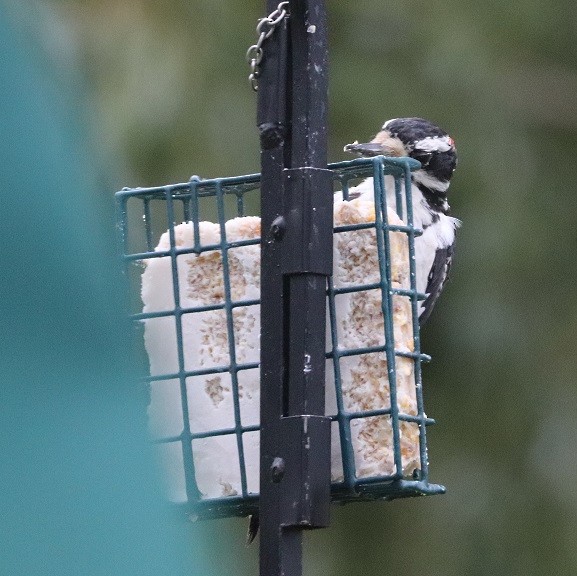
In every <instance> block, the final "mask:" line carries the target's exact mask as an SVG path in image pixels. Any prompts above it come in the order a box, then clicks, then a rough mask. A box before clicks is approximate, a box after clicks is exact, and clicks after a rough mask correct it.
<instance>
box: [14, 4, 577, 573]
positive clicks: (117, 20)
mask: <svg viewBox="0 0 577 576" xmlns="http://www.w3.org/2000/svg"><path fill="white" fill-rule="evenodd" d="M5 3H6V5H7V6H8V7H9V9H10V11H11V14H12V16H13V17H14V18H15V19H16V20H18V21H19V22H20V23H21V25H22V26H23V27H25V28H26V29H27V30H28V31H29V33H30V34H31V35H32V36H33V37H34V38H35V42H36V44H37V49H38V50H39V51H40V52H42V54H44V56H46V57H48V58H49V59H50V60H51V62H52V65H53V67H54V74H56V75H61V76H63V77H64V76H65V77H66V78H67V79H68V80H69V81H71V82H72V83H75V84H77V87H78V86H81V87H82V89H83V90H85V93H86V95H85V96H82V99H81V101H80V102H79V103H78V102H77V104H79V107H80V108H81V109H82V113H83V114H84V115H85V116H88V117H89V119H90V136H89V137H90V146H91V147H92V148H91V149H92V150H93V151H94V152H93V154H94V155H95V156H94V159H95V161H96V162H97V165H98V166H99V169H100V171H101V174H100V179H101V181H102V182H103V185H102V186H101V188H100V189H99V192H98V193H99V194H101V195H102V196H103V198H104V200H105V201H106V202H110V203H112V201H113V192H114V191H115V190H117V189H120V188H121V187H122V186H147V185H155V184H166V183H173V182H182V181H185V180H187V179H188V178H189V177H190V175H191V174H193V173H194V174H199V175H201V176H204V177H213V176H231V175H238V174H245V173H253V172H257V171H258V169H259V152H258V139H257V133H256V128H255V125H254V124H255V104H256V98H255V95H254V93H253V92H252V91H251V90H250V88H249V85H248V81H247V75H248V65H247V64H246V62H245V60H244V55H245V52H246V49H247V48H248V46H249V45H250V44H252V43H253V42H254V41H255V39H256V34H255V25H256V22H257V18H258V17H261V16H264V12H265V10H264V2H262V1H257V0H244V1H243V2H238V1H237V2H233V1H231V0H164V1H162V2H154V1H152V0H146V1H145V0H133V1H131V2H126V1H125V0H98V1H89V0H44V1H40V0H28V1H27V2H5ZM327 3H328V9H329V19H330V39H331V44H330V62H331V69H330V134H329V140H330V141H329V159H330V160H331V161H337V160H341V159H345V157H346V156H345V154H344V153H343V152H342V147H343V145H344V144H345V143H348V142H351V141H353V140H355V139H359V140H360V139H363V138H367V137H370V136H372V135H373V134H374V133H375V132H376V131H377V130H378V128H379V127H380V125H381V124H382V123H383V122H384V121H385V120H386V119H388V118H393V117H399V116H416V115H418V116H424V117H426V118H430V119H432V120H434V121H436V122H437V123H439V124H440V125H441V126H442V127H444V128H445V129H446V130H447V131H449V132H450V134H451V135H452V137H453V138H454V140H455V141H456V143H457V149H458V152H459V157H460V163H459V167H458V169H457V172H456V174H455V177H454V180H453V184H452V186H451V190H450V203H451V206H452V209H453V214H454V215H455V216H457V217H459V218H461V219H462V220H463V227H462V229H461V230H460V233H459V237H458V245H457V258H456V263H455V266H454V272H453V274H452V279H451V282H450V284H449V286H448V288H447V289H446V291H445V293H444V295H443V298H442V299H441V302H440V303H439V304H438V306H437V309H436V311H435V314H434V315H433V317H432V319H431V320H430V322H429V324H428V325H427V326H426V327H425V329H424V331H423V348H424V350H425V351H426V352H428V353H430V354H431V355H432V356H433V362H432V363H431V364H430V365H427V366H426V367H425V374H424V377H425V395H426V408H427V413H428V415H430V416H432V417H434V418H435V419H436V420H437V422H438V423H437V425H436V426H435V427H433V428H432V429H430V433H429V456H430V465H431V479H432V481H434V482H438V483H442V484H445V485H446V487H447V490H448V492H447V494H446V495H445V496H437V497H433V498H423V499H417V500H410V501H406V500H405V501H397V502H393V503H377V504H371V505H369V504H360V505H351V506H347V507H343V508H335V509H334V510H333V517H332V525H331V527H330V528H329V529H326V530H322V531H318V532H314V533H311V534H307V536H306V553H305V567H306V568H305V573H306V574H309V575H312V574H319V575H321V574H331V575H333V576H341V575H342V576H351V575H355V574H359V575H360V574H363V575H367V576H372V575H375V576H376V575H381V574H388V573H403V574H410V575H413V574H414V575H417V574H421V575H422V574H427V575H428V576H437V575H439V576H441V575H442V576H453V575H454V576H456V575H462V574H467V575H473V576H475V575H488V574H491V576H500V575H508V576H511V575H521V574H522V575H524V576H533V575H542V574H555V575H565V574H567V575H574V574H576V573H577V459H576V457H575V452H576V450H577V427H576V426H575V414H576V413H577V386H576V383H575V368H576V360H575V347H576V342H577V321H576V320H577V299H576V297H575V296H576V287H575V286H576V284H577V282H576V274H575V273H576V263H575V260H576V259H575V251H576V248H577V246H576V244H577V234H576V231H575V230H576V226H575V220H576V215H577V190H576V182H577V163H576V162H575V156H576V153H577V4H576V3H575V2H574V0H549V1H547V2H545V1H539V0H521V1H519V2H515V3H510V2H503V1H502V0H488V1H486V2H483V3H479V2H474V1H472V0H460V1H457V0H445V1H441V0H427V1H418V0H413V1H408V0H401V1H397V2H385V1H382V0H380V1H377V0H361V1H359V2H354V3H352V2H344V1H341V0H331V1H329V2H327ZM182 531H183V532H184V533H185V535H186V537H187V538H190V540H191V542H192V541H194V540H195V539H196V538H198V536H199V534H200V533H203V534H204V535H205V536H207V537H209V538H210V541H211V545H212V547H213V550H214V551H218V554H216V555H215V556H216V557H215V558H214V561H213V562H214V563H213V566H214V569H215V573H218V574H231V575H232V574H234V575H235V576H241V575H244V574H247V575H248V574H255V573H256V569H257V555H258V549H257V547H256V546H253V547H251V548H248V549H247V548H245V547H244V531H245V522H244V521H242V520H237V519H235V520H221V521H213V522H207V523H204V524H203V525H202V526H199V525H192V524H190V525H188V524H183V526H182ZM191 573H192V572H191Z"/></svg>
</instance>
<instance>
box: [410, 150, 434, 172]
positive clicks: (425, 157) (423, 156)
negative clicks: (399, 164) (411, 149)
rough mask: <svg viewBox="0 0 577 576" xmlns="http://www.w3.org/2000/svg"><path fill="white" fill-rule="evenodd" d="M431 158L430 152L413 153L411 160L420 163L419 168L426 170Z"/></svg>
mask: <svg viewBox="0 0 577 576" xmlns="http://www.w3.org/2000/svg"><path fill="white" fill-rule="evenodd" d="M432 157H433V153H432V152H416V153H413V158H414V159H415V160H418V161H419V162H420V163H421V168H426V167H427V166H428V165H429V162H430V161H431V158H432Z"/></svg>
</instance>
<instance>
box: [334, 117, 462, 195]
mask: <svg viewBox="0 0 577 576" xmlns="http://www.w3.org/2000/svg"><path fill="white" fill-rule="evenodd" d="M345 152H351V153H352V154H359V155H360V156H378V155H380V154H383V155H384V156H410V157H411V158H414V159H415V160H418V161H419V162H420V163H421V169H420V170H418V171H416V172H414V173H413V180H414V182H415V183H416V184H418V185H419V186H420V187H424V188H426V189H427V190H428V191H429V192H431V193H433V194H440V195H445V193H446V191H447V188H448V187H449V182H450V180H451V176H452V175H453V172H454V171H455V167H456V166H457V151H456V149H455V143H454V142H453V139H452V138H451V137H450V136H449V135H448V134H447V133H446V132H445V131H444V130H442V129H441V128H439V127H438V126H437V125H436V124H433V123H432V122H429V121H428V120H425V119H423V118H394V119H392V120H387V122H385V123H384V125H383V127H382V128H381V131H380V132H379V133H378V134H377V135H376V136H375V137H374V138H373V139H372V140H371V141H370V142H367V143H365V144H359V143H358V142H355V143H354V144H347V145H346V146H345Z"/></svg>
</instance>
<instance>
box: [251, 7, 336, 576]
mask: <svg viewBox="0 0 577 576" xmlns="http://www.w3.org/2000/svg"><path fill="white" fill-rule="evenodd" d="M277 2H278V0H268V1H267V13H268V11H272V10H274V9H275V8H276V5H277ZM263 48H264V57H263V58H262V61H261V62H260V70H259V81H258V87H259V90H258V114H257V125H258V128H259V132H260V141H261V173H262V179H261V213H262V245H261V250H262V258H261V266H262V271H261V291H262V294H261V317H262V320H261V460H260V467H261V473H260V525H261V540H260V574H261V576H281V575H283V576H299V575H300V574H301V573H302V531H303V529H308V528H322V527H326V526H327V525H328V521H329V503H330V419H329V418H327V417H325V416H324V404H325V390H324V383H325V325H326V318H325V316H326V283H327V277H328V276H329V275H330V274H331V273H332V217H333V214H332V204H333V198H332V195H333V193H332V180H331V173H330V171H328V170H327V168H326V166H327V164H326V161H327V145H326V143H327V75H328V69H327V68H328V66H327V61H328V48H327V33H326V11H325V6H324V1H320V0H291V1H290V4H289V7H288V16H286V17H285V18H283V20H282V22H279V23H278V25H277V27H276V29H275V32H274V34H272V35H271V36H270V37H269V38H267V39H266V41H265V43H264V45H263Z"/></svg>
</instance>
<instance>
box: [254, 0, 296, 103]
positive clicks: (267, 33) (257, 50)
mask: <svg viewBox="0 0 577 576" xmlns="http://www.w3.org/2000/svg"><path fill="white" fill-rule="evenodd" d="M288 4H289V3H288V0H287V1H285V2H281V3H280V4H279V5H278V6H277V7H276V10H274V11H273V12H271V13H270V14H269V15H268V16H267V17H266V18H261V19H260V20H259V21H258V24H257V26H256V33H257V34H258V40H257V41H256V44H253V45H252V46H251V47H250V48H249V49H248V50H247V51H246V59H247V61H248V63H249V66H250V74H249V77H248V81H249V82H250V85H251V87H252V89H253V90H254V91H255V92H256V91H257V90H258V77H259V76H260V63H261V62H262V59H263V56H264V51H263V49H262V45H263V42H264V41H265V40H266V39H267V38H270V37H271V36H272V33H273V32H274V31H275V28H276V27H277V25H278V24H279V22H281V21H282V19H283V18H284V17H285V16H286V15H287V10H286V7H287V6H288Z"/></svg>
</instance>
